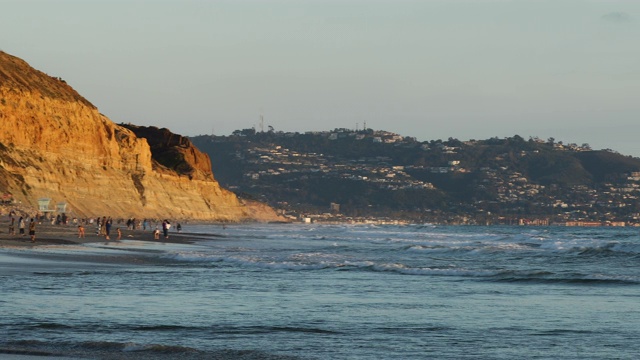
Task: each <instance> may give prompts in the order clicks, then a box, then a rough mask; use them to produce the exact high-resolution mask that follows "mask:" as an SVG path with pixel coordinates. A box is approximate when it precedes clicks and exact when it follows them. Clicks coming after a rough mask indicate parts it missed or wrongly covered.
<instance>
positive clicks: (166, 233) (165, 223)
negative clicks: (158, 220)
mask: <svg viewBox="0 0 640 360" xmlns="http://www.w3.org/2000/svg"><path fill="white" fill-rule="evenodd" d="M169 228H171V224H170V223H169V221H168V220H165V221H163V222H162V232H163V233H164V238H165V239H168V238H169Z"/></svg>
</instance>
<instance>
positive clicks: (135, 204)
mask: <svg viewBox="0 0 640 360" xmlns="http://www.w3.org/2000/svg"><path fill="white" fill-rule="evenodd" d="M132 130H133V131H132ZM136 133H138V135H136ZM0 192H2V193H7V192H8V193H11V194H13V197H14V199H15V200H16V201H18V202H21V203H22V204H24V205H30V206H32V207H34V208H37V200H38V199H39V198H50V199H51V200H52V201H51V204H52V205H51V209H53V208H54V206H55V204H56V203H61V202H65V203H66V204H67V206H68V208H69V209H70V210H71V213H73V214H74V215H76V216H80V217H84V216H113V217H123V218H128V217H138V218H142V217H149V218H188V219H194V220H202V221H246V220H252V219H255V218H257V217H266V218H268V219H274V220H275V219H277V217H276V215H275V213H274V212H273V210H271V209H265V211H264V213H261V214H259V216H256V214H253V213H252V211H250V210H249V209H247V207H245V206H244V205H243V204H242V203H241V202H240V201H239V200H238V198H237V197H236V196H235V195H234V194H233V193H232V192H230V191H228V190H225V189H223V188H221V187H220V185H219V184H218V182H217V181H216V180H215V179H214V176H213V174H212V172H211V163H210V160H209V158H208V156H207V155H206V154H203V153H201V152H200V151H199V150H198V149H196V148H195V147H194V146H193V145H192V144H191V143H190V142H189V141H188V139H186V138H184V137H181V136H179V135H175V134H172V133H171V132H169V131H168V130H166V129H157V128H141V127H135V126H131V125H128V126H121V125H117V124H115V123H114V122H112V121H111V120H109V119H108V118H107V117H105V116H104V115H102V114H100V113H99V111H98V109H97V108H96V107H95V106H93V105H92V104H91V103H90V102H89V101H87V100H86V99H84V98H83V97H82V96H80V95H79V94H78V93H77V92H76V91H75V90H73V89H72V88H71V87H70V86H69V85H68V84H66V82H64V81H63V80H61V79H59V78H54V77H51V76H48V75H47V74H44V73H42V72H40V71H37V70H35V69H33V68H31V67H30V66H29V65H28V64H27V63H26V62H24V61H23V60H21V59H18V58H16V57H13V56H11V55H8V54H6V53H4V52H0Z"/></svg>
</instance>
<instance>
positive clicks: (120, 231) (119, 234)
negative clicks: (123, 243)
mask: <svg viewBox="0 0 640 360" xmlns="http://www.w3.org/2000/svg"><path fill="white" fill-rule="evenodd" d="M116 230H118V238H117V239H116V240H118V241H120V239H122V230H120V228H117V229H116Z"/></svg>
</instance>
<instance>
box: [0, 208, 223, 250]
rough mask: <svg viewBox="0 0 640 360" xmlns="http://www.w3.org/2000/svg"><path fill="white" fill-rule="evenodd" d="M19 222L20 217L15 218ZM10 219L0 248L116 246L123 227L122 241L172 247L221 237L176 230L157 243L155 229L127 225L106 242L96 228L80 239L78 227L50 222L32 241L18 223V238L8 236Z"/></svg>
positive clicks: (0, 226)
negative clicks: (145, 242) (113, 244)
mask: <svg viewBox="0 0 640 360" xmlns="http://www.w3.org/2000/svg"><path fill="white" fill-rule="evenodd" d="M16 220H17V218H16ZM9 222H10V221H9V218H8V217H7V216H6V215H3V216H2V219H1V220H0V249H2V248H23V247H35V246H42V245H82V244H87V243H105V242H110V243H117V242H118V240H117V228H118V227H120V229H121V231H122V238H121V239H120V241H123V240H136V241H148V242H154V243H173V244H193V243H194V242H196V241H198V240H205V239H211V238H215V237H220V236H221V235H219V234H194V233H188V232H180V233H178V232H177V231H175V230H173V228H172V229H171V230H173V231H171V230H170V232H169V238H164V237H163V236H162V234H160V239H158V240H156V239H154V236H153V231H154V229H147V230H142V229H136V230H128V229H126V226H114V227H112V230H111V234H110V239H109V240H106V239H105V237H104V236H103V235H97V234H96V232H95V229H96V227H95V225H93V224H89V225H88V226H87V225H85V237H83V238H79V237H78V226H77V225H75V224H67V225H52V224H50V223H37V224H36V232H35V234H36V236H35V239H36V241H35V242H31V239H30V236H29V234H28V232H29V231H28V224H27V229H25V234H24V236H23V235H20V234H19V229H18V226H17V224H16V226H15V235H11V234H10V233H9Z"/></svg>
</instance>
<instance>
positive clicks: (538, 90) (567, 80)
mask: <svg viewBox="0 0 640 360" xmlns="http://www.w3.org/2000/svg"><path fill="white" fill-rule="evenodd" d="M0 5H1V6H0V50H2V51H4V52H7V53H9V54H11V55H14V56H17V57H19V58H22V59H24V60H25V61H27V62H28V63H29V64H30V65H31V66H33V67H34V68H36V69H38V70H40V71H43V72H45V73H47V74H49V75H51V76H56V77H61V78H63V79H64V80H65V81H67V83H68V84H70V85H71V86H72V87H74V88H75V89H76V90H77V91H78V92H79V93H80V94H81V95H83V96H84V97H85V98H87V99H88V100H89V101H90V102H92V103H93V104H94V105H95V106H97V107H98V109H99V110H100V112H102V113H103V114H105V115H106V116H108V117H109V118H110V119H111V120H113V121H114V122H116V123H123V122H124V123H127V122H128V123H133V124H136V125H147V126H157V127H166V128H168V129H170V130H171V131H173V132H175V133H178V134H181V135H187V136H195V135H202V134H215V135H229V134H231V133H232V132H233V131H234V130H238V129H246V128H251V127H255V128H256V129H257V130H261V128H262V127H261V124H263V127H264V129H265V130H267V129H268V126H271V127H273V129H275V130H276V131H294V132H306V131H329V130H333V129H335V128H348V129H362V128H363V127H364V125H365V124H366V126H367V127H368V128H372V129H375V130H387V131H391V132H395V133H398V134H400V135H404V136H413V137H416V138H417V139H418V140H419V141H427V140H436V139H448V138H450V137H453V138H457V139H459V140H470V139H477V140H480V139H488V138H491V137H499V138H502V137H510V136H514V135H519V136H522V137H523V138H525V139H528V138H529V137H539V138H542V139H545V140H546V139H548V138H551V137H553V138H554V139H555V140H556V141H562V142H564V143H576V144H579V145H582V144H585V143H587V144H590V145H591V147H592V148H594V149H613V150H615V151H618V152H620V153H622V154H624V155H631V156H636V157H638V156H640V141H638V140H639V139H638V136H639V135H640V42H639V39H640V1H638V0H550V1H547V0H422V1H417V0H340V1H336V0H295V1H294V0H281V1H276V0H228V1H216V0H211V1H204V0H201V1H195V0H180V1H178V0H172V1H169V0H127V1H123V0H112V1H106V0H48V1H45V0H2V1H0ZM261 118H262V119H264V120H263V122H262V123H261Z"/></svg>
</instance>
